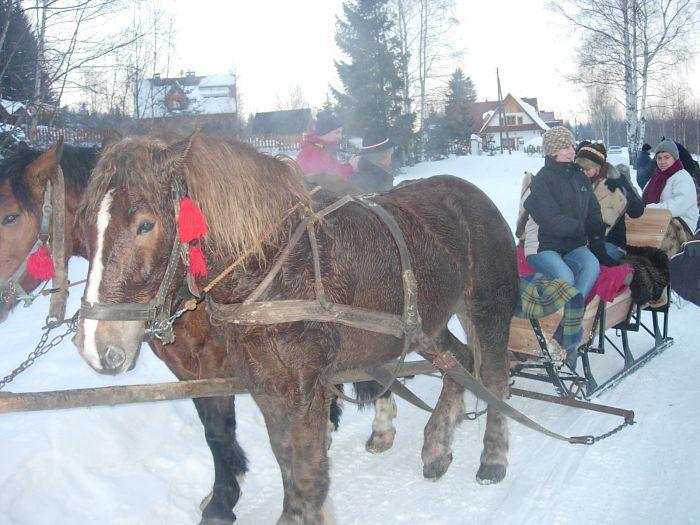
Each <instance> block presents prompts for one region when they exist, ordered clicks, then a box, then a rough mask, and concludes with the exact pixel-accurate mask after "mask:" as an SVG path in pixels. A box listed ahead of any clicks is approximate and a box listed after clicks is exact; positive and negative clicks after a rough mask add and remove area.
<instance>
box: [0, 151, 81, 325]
mask: <svg viewBox="0 0 700 525" xmlns="http://www.w3.org/2000/svg"><path fill="white" fill-rule="evenodd" d="M52 219H53V223H52ZM51 223H52V224H51ZM65 223H66V188H65V178H64V176H63V169H62V168H61V166H60V164H59V165H58V166H57V167H56V172H55V177H54V179H53V182H52V181H51V180H47V182H46V188H45V189H44V202H43V205H42V208H41V224H40V226H39V233H38V234H37V238H36V242H34V245H33V246H32V248H31V249H30V250H29V252H28V253H27V255H26V256H25V258H24V260H23V261H22V264H20V265H19V267H18V268H17V270H15V272H14V273H13V274H12V276H11V277H10V278H9V279H2V280H0V302H2V303H6V304H12V303H14V302H15V301H19V300H21V301H24V306H25V307H28V306H30V305H31V304H32V302H34V300H35V299H36V298H37V297H38V296H39V295H41V292H39V293H28V292H27V291H26V290H25V289H24V288H23V287H22V285H21V284H20V280H21V278H22V277H23V276H24V274H25V272H26V269H27V261H28V260H29V258H30V257H31V255H32V254H33V253H34V252H35V251H36V250H38V249H39V248H40V247H41V246H43V245H46V244H48V242H49V240H51V252H52V253H51V255H52V258H53V262H54V268H55V275H54V277H53V283H52V285H53V289H52V290H51V292H52V294H51V303H50V306H49V315H48V316H47V318H46V321H47V324H52V323H60V322H61V321H63V319H64V317H65V313H66V299H67V298H68V290H67V281H66V277H67V276H66V261H65ZM50 224H51V228H49V225H50Z"/></svg>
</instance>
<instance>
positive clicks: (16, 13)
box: [0, 2, 38, 101]
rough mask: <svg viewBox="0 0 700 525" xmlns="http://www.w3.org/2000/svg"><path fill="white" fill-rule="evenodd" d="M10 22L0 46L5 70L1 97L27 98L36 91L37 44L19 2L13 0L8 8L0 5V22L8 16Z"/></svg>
mask: <svg viewBox="0 0 700 525" xmlns="http://www.w3.org/2000/svg"><path fill="white" fill-rule="evenodd" d="M8 16H9V17H10V23H9V26H8V27H7V34H6V36H5V41H4V43H3V46H2V49H0V71H2V73H3V74H2V81H1V85H2V88H1V89H2V97H3V98H6V99H9V100H18V101H28V100H31V99H32V97H33V93H34V76H35V70H36V62H37V54H38V53H37V45H36V38H35V36H34V32H33V31H32V29H31V25H30V23H29V20H28V19H27V15H26V13H25V12H24V10H23V9H22V6H21V4H20V2H13V4H12V7H11V8H10V9H9V11H8V8H7V5H6V3H5V2H2V4H1V5H0V26H3V25H4V21H5V20H6V19H7V17H8Z"/></svg>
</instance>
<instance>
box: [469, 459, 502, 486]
mask: <svg viewBox="0 0 700 525" xmlns="http://www.w3.org/2000/svg"><path fill="white" fill-rule="evenodd" d="M505 477H506V466H505V465H486V464H484V463H482V464H481V466H480V467H479V472H477V473H476V481H477V482H478V483H479V484H480V485H494V484H496V483H500V482H501V481H503V478H505Z"/></svg>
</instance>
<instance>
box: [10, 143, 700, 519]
mask: <svg viewBox="0 0 700 525" xmlns="http://www.w3.org/2000/svg"><path fill="white" fill-rule="evenodd" d="M542 163H543V159H542V158H538V157H528V156H525V155H522V154H513V155H511V156H509V155H504V156H496V157H488V156H483V157H458V158H450V159H447V160H444V161H439V162H433V163H425V164H421V165H418V166H415V167H413V168H411V169H408V170H406V172H405V173H404V174H403V175H402V176H401V177H400V178H399V179H398V180H402V179H411V178H418V177H427V176H430V175H436V174H442V173H448V174H453V175H457V176H460V177H463V178H465V179H467V180H469V181H472V182H474V183H475V184H477V185H478V186H479V187H481V188H482V189H483V190H484V191H485V192H486V193H487V194H488V195H489V196H490V197H491V198H492V199H493V200H494V201H495V202H496V204H497V205H498V207H499V208H500V209H501V211H502V212H503V214H504V216H505V217H506V219H507V221H508V222H509V224H510V225H511V227H513V225H514V223H515V217H516V212H517V204H518V193H519V189H520V180H521V177H522V174H523V172H524V171H533V172H536V171H537V169H539V167H540V166H541V165H542ZM86 270H87V263H86V262H85V261H82V260H76V259H74V260H72V261H71V279H79V278H81V277H82V276H84V275H85V273H86ZM80 293H81V291H76V292H73V293H72V295H71V298H70V302H69V311H70V312H73V311H75V309H76V308H77V307H78V304H79V296H80ZM38 303H39V304H35V305H34V306H33V307H32V308H30V309H24V308H21V307H20V308H18V309H17V311H16V312H15V313H14V314H13V315H12V316H11V317H10V319H9V320H8V321H7V322H6V323H4V324H3V325H0V375H2V376H4V375H5V374H6V373H8V372H9V371H10V370H12V369H13V368H14V367H15V366H16V365H17V364H18V363H19V362H21V361H22V360H23V359H24V358H25V357H26V355H27V354H28V353H29V351H30V350H31V349H33V348H34V345H35V344H36V342H37V340H38V336H39V332H40V327H41V326H42V324H43V319H44V316H45V315H46V311H47V305H46V302H42V301H39V302H38ZM699 314H700V309H699V308H697V307H695V306H693V305H690V304H685V305H684V306H683V307H682V308H680V309H679V308H678V307H677V306H673V307H672V312H671V322H670V332H671V335H672V336H673V337H674V338H675V344H674V345H673V346H672V347H671V348H670V349H669V350H667V351H666V352H664V353H663V354H661V355H659V356H658V357H656V358H655V359H654V360H652V361H651V363H649V364H648V365H647V366H646V367H644V368H643V369H641V370H640V371H639V372H637V373H636V374H635V375H634V376H632V377H630V378H627V379H626V380H625V381H624V382H623V383H622V384H620V385H619V386H618V387H617V388H615V389H613V390H612V391H609V392H606V393H604V394H603V395H602V396H600V397H599V398H598V399H596V401H597V402H599V403H603V404H609V405H615V406H620V407H623V408H628V409H633V410H634V411H635V413H636V416H637V421H638V424H636V425H635V426H633V427H631V428H628V429H625V430H624V431H623V432H622V433H620V434H618V435H616V436H614V437H612V438H610V439H607V440H605V441H603V442H601V443H598V444H596V445H595V446H592V447H587V446H580V445H576V446H574V445H568V444H564V443H560V442H558V441H553V440H551V439H549V438H546V437H544V436H542V435H540V434H536V433H534V432H532V431H530V430H528V429H526V428H524V427H522V426H519V425H518V424H517V423H513V422H511V423H510V454H509V460H510V466H509V469H508V475H507V477H506V479H505V480H504V481H503V482H502V483H501V484H500V485H496V486H480V485H478V484H477V483H476V481H475V479H474V476H475V473H476V470H477V468H478V465H479V454H480V452H481V448H482V447H481V439H482V435H483V430H484V424H485V421H483V420H481V421H476V422H465V423H463V424H462V425H461V426H460V427H458V429H457V433H456V437H455V442H454V446H453V452H454V461H453V463H452V465H451V467H450V469H449V471H448V472H447V474H446V475H445V476H444V477H443V478H442V479H441V480H439V481H437V482H432V481H426V480H425V479H423V476H422V464H421V460H420V451H421V446H422V437H423V427H424V425H425V423H426V421H427V418H428V415H427V414H426V413H424V412H421V411H419V410H418V409H416V408H414V407H412V406H409V405H407V404H406V403H404V402H403V401H402V400H398V406H399V415H398V418H397V419H396V421H395V424H396V427H397V429H398V432H397V436H396V442H395V444H394V447H393V448H392V449H391V450H389V451H388V452H386V453H384V454H381V455H370V454H368V453H367V452H365V449H364V443H365V440H366V439H367V437H368V436H369V433H370V431H371V420H372V411H371V410H369V411H366V412H357V411H356V410H355V409H354V407H349V406H346V407H345V413H344V416H343V420H342V422H341V428H340V431H339V432H337V433H336V435H335V437H334V441H333V445H332V447H331V450H330V456H331V479H332V483H331V498H332V501H333V505H334V508H335V515H336V520H337V522H338V523H339V524H342V525H346V524H357V525H365V524H368V523H382V524H415V523H421V524H445V525H447V524H450V525H452V524H461V523H465V524H466V523H471V524H532V525H541V524H561V525H564V524H585V525H590V524H611V525H612V524H614V525H618V524H628V523H629V524H657V523H661V522H664V523H669V524H677V523H695V522H697V521H698V517H697V509H698V505H697V499H696V498H697V480H698V472H699V471H700V459H698V456H696V455H695V452H694V450H695V448H694V447H695V443H696V442H697V433H698V430H700V425H699V424H698V423H697V420H696V416H697V405H695V403H696V402H697V401H698V399H700V383H699V382H698V381H697V379H696V377H697V376H696V375H695V374H696V373H697V371H698V370H700V353H699V352H698V344H697V339H695V337H697V336H696V333H697V328H696V326H697V325H696V324H695V323H697V322H698V321H699V320H700V316H699ZM694 339H695V340H694ZM693 340H694V342H693ZM651 344H652V343H651V341H650V340H649V339H648V338H644V337H641V336H635V337H633V338H632V348H633V349H635V348H636V349H646V348H647V347H649V346H650V345H651ZM599 357H602V359H600V360H599V361H598V362H596V361H595V360H596V358H599ZM610 357H611V356H593V357H592V360H594V365H598V364H600V365H601V366H602V367H603V368H605V367H606V366H609V367H612V366H613V364H612V363H610V362H609V361H610V360H609V358H610ZM606 359H607V360H608V361H606ZM611 369H612V368H611ZM173 379H174V377H173V376H172V374H170V372H169V371H168V370H167V369H166V367H165V366H164V365H163V364H162V363H161V362H159V361H158V360H157V359H156V358H155V357H154V356H153V355H152V353H151V352H150V350H147V349H145V351H144V352H142V354H141V359H140V361H139V363H138V365H137V367H136V369H135V370H133V371H132V372H129V373H127V374H125V375H123V376H120V377H117V378H113V377H104V376H100V375H98V374H97V373H95V372H93V371H92V370H91V369H90V368H89V367H88V366H87V364H85V363H84V362H83V361H82V359H81V358H80V357H79V355H78V353H77V351H76V350H75V348H74V347H73V345H72V343H71V342H70V341H65V342H64V343H63V344H61V345H60V346H59V347H58V348H56V349H54V350H52V351H51V352H50V353H49V354H48V355H46V356H44V357H42V358H41V359H40V360H39V361H37V363H36V364H35V365H34V367H33V368H31V369H30V370H29V371H27V372H25V373H24V374H22V375H20V376H19V377H18V378H17V379H16V380H15V381H14V382H13V383H12V384H11V385H9V386H8V389H9V390H12V391H39V390H53V389H62V388H82V387H93V386H109V385H114V384H127V383H147V382H158V381H168V380H173ZM410 386H411V388H412V389H414V390H415V391H416V392H417V393H419V394H420V395H422V396H424V397H425V398H426V400H427V401H428V402H430V403H434V402H435V400H436V399H437V395H438V393H439V388H440V383H439V382H438V381H437V380H436V379H433V378H430V377H421V378H417V379H415V380H413V381H412V382H411V383H410ZM517 386H521V387H522V386H525V387H528V386H530V385H527V384H526V383H524V382H523V381H522V380H520V381H519V382H518V383H517ZM544 387H545V389H546V385H545V386H544ZM513 404H514V405H515V406H516V407H518V408H520V409H521V410H523V411H524V412H525V413H526V414H528V415H529V416H530V417H532V418H534V419H535V420H536V421H538V422H540V423H542V424H545V425H546V426H549V427H551V428H552V429H553V430H555V431H558V432H560V433H563V434H568V435H580V434H589V433H594V434H597V433H601V432H604V431H607V430H608V429H610V428H612V427H613V426H615V425H617V424H618V422H619V419H618V418H614V417H611V416H605V415H601V414H595V413H588V412H584V411H579V410H575V409H571V408H566V407H560V406H554V405H547V404H543V403H540V402H537V401H532V400H524V399H513ZM467 405H468V407H473V406H474V400H473V398H472V397H469V398H468V400H467ZM237 406H238V411H237V419H238V436H239V439H240V443H241V445H242V447H243V448H244V450H245V451H246V453H247V454H248V458H249V460H250V465H251V468H250V472H249V473H248V475H247V478H246V481H245V483H244V484H243V495H242V497H241V499H240V501H239V503H238V505H237V507H236V509H235V512H236V514H237V516H238V522H237V523H241V524H247V525H259V524H270V523H274V522H275V520H276V519H277V517H278V516H279V513H280V511H281V505H282V484H281V480H280V475H279V470H278V467H277V464H276V462H275V459H274V457H273V455H272V452H271V450H270V447H269V445H268V440H267V436H266V432H265V428H264V424H263V420H262V417H261V415H260V413H259V411H258V410H257V408H256V407H255V406H254V404H253V403H252V401H251V399H250V398H249V397H248V396H241V397H240V398H239V399H237ZM0 444H1V445H0V451H1V452H0V458H1V460H0V524H1V525H10V524H11V525H57V524H70V525H88V524H95V525H160V524H163V525H165V524H167V525H192V524H196V523H198V522H199V518H200V510H199V502H200V500H201V499H202V498H203V497H204V496H205V495H206V494H208V493H209V490H210V488H211V483H212V481H213V467H212V461H211V456H210V454H209V450H208V449H207V446H206V444H205V441H204V433H203V430H202V426H201V424H200V423H199V420H198V418H197V416H196V413H195V411H194V408H193V406H192V404H191V402H189V401H178V402H164V403H149V404H140V405H130V406H120V407H113V408H109V407H107V408H91V409H75V410H64V411H53V412H43V413H27V414H10V415H0Z"/></svg>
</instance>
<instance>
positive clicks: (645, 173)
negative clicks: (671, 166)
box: [634, 143, 655, 189]
mask: <svg viewBox="0 0 700 525" xmlns="http://www.w3.org/2000/svg"><path fill="white" fill-rule="evenodd" d="M650 151H651V146H650V145H649V144H646V143H645V144H644V146H642V149H641V150H640V151H639V155H637V160H635V161H634V169H636V170H637V185H638V186H639V187H640V188H641V189H644V186H646V184H647V182H649V179H651V174H652V173H654V167H655V166H654V161H653V160H651V154H650V153H649V152H650Z"/></svg>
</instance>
